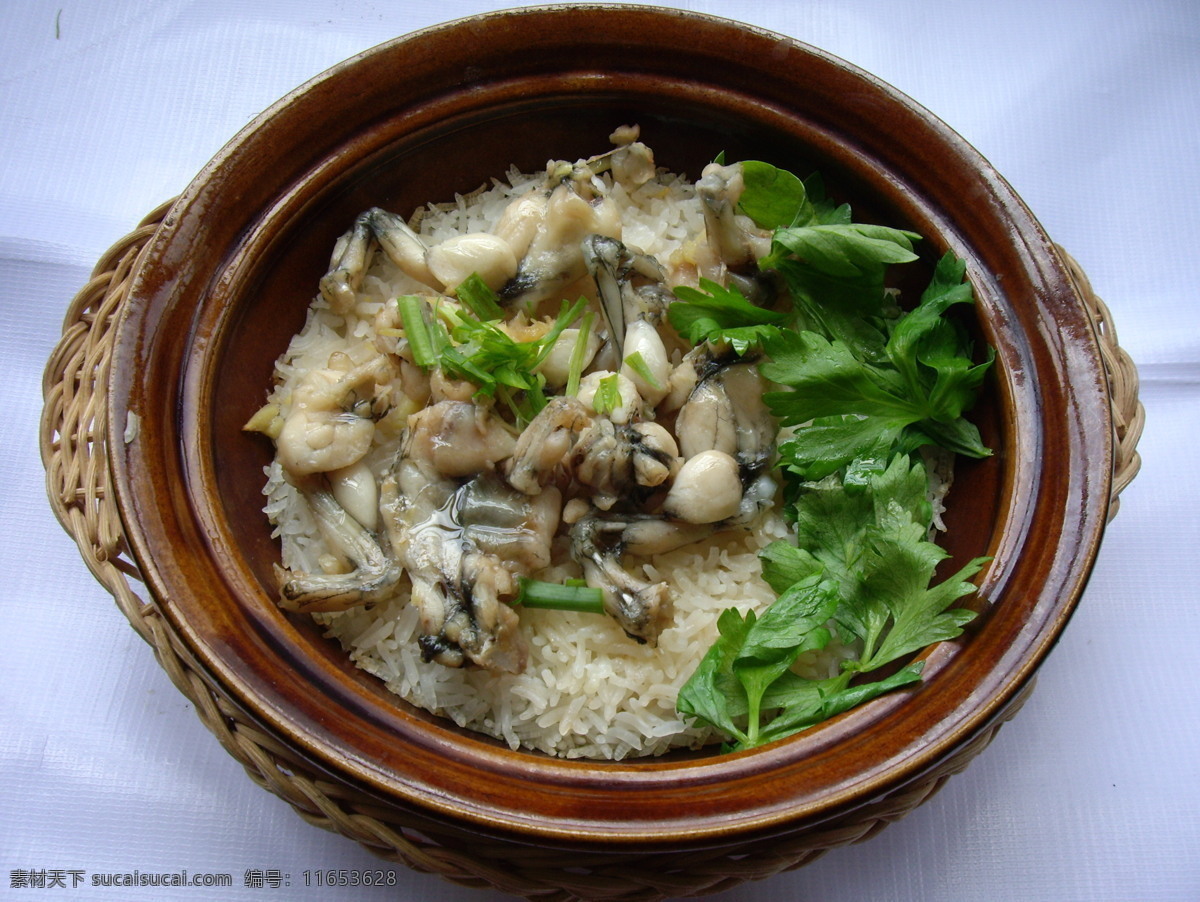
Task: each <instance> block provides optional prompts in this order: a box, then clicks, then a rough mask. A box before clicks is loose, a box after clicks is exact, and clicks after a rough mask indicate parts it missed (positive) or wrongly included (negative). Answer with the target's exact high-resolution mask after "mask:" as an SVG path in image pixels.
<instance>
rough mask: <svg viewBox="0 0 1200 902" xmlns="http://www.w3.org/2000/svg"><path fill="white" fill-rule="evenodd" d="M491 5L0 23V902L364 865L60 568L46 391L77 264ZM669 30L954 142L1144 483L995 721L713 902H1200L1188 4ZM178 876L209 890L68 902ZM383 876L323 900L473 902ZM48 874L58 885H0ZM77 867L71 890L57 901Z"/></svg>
mask: <svg viewBox="0 0 1200 902" xmlns="http://www.w3.org/2000/svg"><path fill="white" fill-rule="evenodd" d="M505 5H509V4H501V3H490V2H484V0H436V2H432V0H429V2H415V0H409V2H357V3H348V2H342V0H324V2H320V3H316V2H287V0H254V2H244V0H238V2H234V0H112V2H104V3H86V2H78V0H54V2H28V0H10V2H8V3H5V4H4V6H3V10H2V11H0V313H2V314H3V315H2V317H0V366H2V367H3V378H2V379H0V397H3V409H5V410H8V411H10V412H12V413H13V415H14V419H13V422H12V423H9V424H7V425H6V426H5V427H4V428H3V429H0V467H2V473H3V488H2V489H0V528H2V529H3V544H2V546H0V547H2V548H3V560H4V562H5V570H6V573H7V575H6V576H5V578H4V583H5V589H4V591H3V592H2V593H0V607H2V610H3V612H4V623H5V626H4V628H3V630H0V718H2V729H0V895H3V896H4V897H5V898H13V899H25V898H29V899H38V898H43V897H46V898H49V897H57V898H108V899H115V898H123V899H135V898H155V899H191V900H198V899H214V900H220V902H234V900H240V899H252V900H256V902H257V900H263V899H306V898H311V899H322V898H332V897H334V894H333V893H330V892H328V891H323V890H318V889H315V888H310V889H307V890H306V889H305V888H304V887H303V885H302V881H301V878H300V875H301V874H302V873H303V872H304V871H306V870H307V871H313V870H316V869H329V868H347V869H358V870H362V869H375V868H378V867H379V864H380V863H379V860H378V859H376V858H374V857H373V856H371V855H370V854H369V853H367V852H366V851H364V850H363V849H361V848H360V847H358V846H357V845H356V844H354V843H353V842H351V841H349V840H346V839H343V838H342V837H340V836H337V835H334V834H331V833H327V832H325V831H322V830H320V829H317V828H314V827H311V826H309V825H308V824H306V823H305V822H304V821H302V820H301V819H300V818H299V817H297V816H296V815H295V814H294V813H293V811H292V810H291V808H290V807H289V806H287V805H286V804H285V803H283V802H281V801H279V800H278V799H277V798H275V797H274V796H272V795H270V794H268V793H266V792H264V791H261V790H260V789H258V788H257V787H256V786H254V785H253V784H252V783H251V782H250V781H249V780H248V779H247V778H246V776H245V774H244V773H243V771H242V770H241V768H240V767H239V765H238V764H237V763H236V762H235V761H234V760H233V759H232V758H231V757H230V756H229V755H228V754H226V753H225V752H224V751H223V750H222V749H221V748H220V746H219V745H218V744H217V743H216V741H215V740H214V739H213V737H212V735H211V734H210V733H209V732H208V731H207V730H206V729H205V728H204V727H203V726H202V725H201V723H200V722H199V720H198V719H197V718H196V716H195V714H194V713H193V711H191V710H190V708H189V705H188V704H187V703H186V702H185V701H184V699H183V697H182V696H181V695H180V694H179V693H178V692H177V691H176V690H175V689H174V687H173V686H172V685H171V683H170V682H169V681H168V679H167V677H166V676H165V674H164V673H163V672H162V671H161V670H160V668H159V667H158V665H157V664H156V663H155V661H154V658H153V656H152V655H151V652H150V649H149V648H148V647H147V646H146V645H145V644H144V643H143V642H142V641H141V640H140V639H138V638H137V636H136V635H135V634H134V633H133V631H132V630H131V629H130V628H129V626H128V625H127V623H126V621H125V620H124V619H123V617H122V615H121V614H120V613H119V611H118V610H117V608H116V607H115V606H114V604H113V603H112V600H111V598H110V597H109V596H108V595H107V594H106V593H105V591H104V590H103V589H102V588H101V587H100V585H99V584H98V583H96V582H95V581H94V580H93V578H92V577H91V575H90V574H89V573H88V571H87V570H86V569H85V567H84V566H83V564H82V563H81V561H80V558H79V555H78V553H77V551H76V549H75V546H74V545H73V544H72V542H71V540H70V539H69V538H68V536H67V535H66V534H65V532H64V531H63V530H62V529H61V528H60V527H59V525H58V523H57V522H56V521H55V519H54V518H53V516H52V515H51V512H50V509H49V507H48V504H47V502H46V498H45V491H44V483H43V469H42V465H41V462H40V461H39V459H38V452H37V439H36V436H37V423H38V418H39V415H40V412H41V408H42V402H41V392H40V378H41V374H42V371H43V368H44V366H45V363H46V360H47V357H48V355H49V353H50V350H51V348H52V347H53V345H54V343H55V341H56V340H57V338H58V335H59V330H60V326H61V322H62V317H63V313H64V311H65V309H66V305H67V303H68V301H69V299H70V298H71V297H72V296H73V295H74V293H75V292H76V291H77V290H78V288H79V287H80V286H81V285H82V284H83V283H84V282H85V280H86V279H87V276H88V273H89V271H90V269H91V267H92V265H93V264H94V262H95V261H96V260H97V258H98V257H99V255H100V254H101V253H102V252H103V251H104V250H106V249H107V248H108V247H109V246H110V245H111V244H112V242H114V241H115V240H116V239H117V238H119V237H121V236H122V235H124V234H126V233H127V232H128V231H129V230H130V229H131V228H132V227H133V225H134V224H135V223H136V221H137V220H138V219H140V218H141V217H142V216H143V215H144V214H145V213H147V212H149V211H150V210H151V209H152V208H153V207H155V206H156V205H157V204H159V203H160V202H161V201H163V200H165V199H167V198H169V197H172V196H174V195H175V194H177V193H178V192H180V191H181V190H182V189H183V188H184V187H185V185H186V184H187V183H188V182H189V181H190V179H191V178H192V176H193V175H195V173H196V172H197V171H199V169H200V168H201V167H202V166H203V164H204V163H205V162H206V161H207V160H208V159H209V158H210V156H211V155H213V154H214V153H215V152H216V151H217V150H218V149H219V148H220V146H221V145H222V144H223V143H224V142H225V141H226V140H227V139H228V138H230V137H231V136H232V135H233V134H234V133H235V132H236V131H237V130H238V129H239V128H240V127H241V126H243V125H244V124H245V123H246V122H247V121H248V120H249V119H250V118H252V117H253V116H254V115H255V114H256V113H258V112H259V111H260V110H262V109H263V108H264V107H266V106H267V105H269V104H270V103H271V102H273V101H274V100H275V99H277V98H278V97H279V96H281V95H282V94H284V93H286V92H287V91H288V90H289V89H291V88H292V87H294V86H296V85H298V84H300V83H301V82H303V81H305V80H307V79H308V78H309V77H311V76H313V75H315V74H317V73H318V72H320V71H322V70H323V69H325V68H327V67H328V66H330V65H332V64H334V63H336V62H338V61H339V60H341V59H343V58H345V57H347V56H349V55H351V54H353V53H355V52H357V51H359V50H362V49H365V48H367V47H370V46H372V45H374V44H376V43H379V42H381V41H384V40H386V39H389V38H391V37H394V36H396V35H399V34H403V33H405V32H408V31H411V30H414V29H416V28H419V27H422V26H426V25H430V24H433V23H435V22H438V21H442V20H445V19H450V18H455V17H458V16H462V15H467V14H471V13H476V12H480V11H484V10H491V9H497V8H500V7H502V6H505ZM679 5H680V6H683V7H686V8H688V9H692V10H698V11H704V12H709V13H714V14H718V15H724V16H727V17H732V18H740V19H743V20H746V21H749V22H752V23H754V24H757V25H760V26H763V27H766V28H769V29H772V30H775V31H778V32H782V33H784V34H787V35H790V36H793V37H795V38H799V39H801V40H804V41H807V42H810V43H813V44H816V45H818V46H820V47H822V48H824V49H826V50H828V51H831V52H833V53H835V54H838V55H840V56H842V57H844V58H845V59H847V60H849V61H851V62H853V63H855V64H857V65H859V66H862V67H863V68H865V69H867V70H869V71H871V72H873V73H875V74H876V75H878V76H880V77H882V78H883V79H885V80H887V81H889V82H891V83H892V84H894V85H895V86H897V87H898V88H900V89H901V90H903V91H905V92H907V93H908V94H910V95H911V96H912V97H914V98H916V99H917V100H918V101H920V102H921V103H923V104H925V105H926V106H927V107H929V108H930V109H931V110H933V111H934V112H935V113H936V114H938V115H939V116H941V117H942V118H943V119H944V120H945V121H946V122H948V123H949V124H950V125H951V126H952V127H954V128H955V129H957V130H958V131H959V132H960V133H961V134H962V135H963V136H964V137H965V138H966V139H967V140H968V141H969V142H971V143H972V144H973V145H974V146H975V147H977V148H978V149H979V150H980V151H981V152H982V153H983V154H984V155H985V156H986V157H988V158H989V159H990V160H991V161H992V162H993V163H994V164H995V165H996V167H997V168H998V169H999V171H1000V172H1001V173H1003V174H1004V175H1005V176H1006V177H1007V178H1008V180H1009V181H1010V182H1011V183H1012V184H1013V185H1014V186H1015V188H1016V190H1017V191H1018V192H1019V193H1020V194H1021V195H1022V197H1023V198H1024V199H1025V201H1026V202H1027V203H1028V204H1029V206H1030V207H1031V208H1032V209H1033V211H1034V212H1035V214H1036V215H1037V216H1038V217H1039V219H1040V220H1041V221H1042V222H1043V224H1044V225H1045V227H1046V229H1047V231H1048V232H1049V233H1050V235H1051V236H1052V237H1053V238H1054V239H1055V240H1056V241H1058V242H1059V243H1061V244H1062V245H1064V246H1065V247H1066V248H1067V249H1068V250H1069V251H1070V252H1071V253H1072V254H1073V255H1075V256H1076V257H1077V259H1078V260H1079V262H1080V263H1081V264H1082V266H1083V267H1084V269H1085V270H1086V271H1087V273H1088V274H1089V275H1090V277H1091V279H1092V280H1093V282H1094V284H1095V286H1096V289H1097V291H1098V292H1099V294H1100V295H1101V296H1102V297H1103V298H1105V299H1106V300H1107V302H1108V303H1109V305H1110V307H1111V309H1112V313H1113V320H1114V322H1115V324H1116V326H1117V328H1118V331H1119V334H1120V338H1121V343H1122V345H1123V346H1124V347H1125V348H1126V349H1127V350H1128V351H1129V352H1130V353H1131V354H1132V355H1133V357H1134V359H1135V360H1136V361H1137V363H1138V364H1139V367H1140V370H1141V378H1142V382H1141V397H1142V400H1143V401H1144V403H1145V405H1146V409H1147V412H1148V422H1147V427H1146V432H1145V435H1144V438H1143V440H1142V443H1141V450H1142V453H1143V456H1144V458H1145V466H1144V469H1143V471H1142V473H1141V475H1140V476H1139V477H1138V479H1137V480H1136V481H1135V482H1134V484H1133V486H1132V488H1131V489H1130V490H1129V491H1128V492H1127V493H1126V495H1125V497H1124V499H1123V504H1122V507H1121V512H1120V515H1119V516H1118V517H1117V519H1116V521H1115V522H1114V524H1113V525H1112V526H1111V528H1110V529H1109V531H1108V533H1107V536H1106V538H1105V541H1104V546H1103V550H1102V553H1101V556H1100V560H1099V563H1098V565H1097V567H1096V570H1095V574H1094V577H1093V578H1092V580H1091V584H1090V586H1089V587H1088V590H1087V593H1086V596H1085V597H1084V599H1083V602H1082V604H1081V605H1080V607H1079V610H1078V613H1077V614H1076V616H1075V617H1074V619H1073V621H1072V622H1071V624H1070V627H1069V628H1068V630H1067V632H1066V634H1065V637H1064V638H1063V639H1062V641H1061V643H1060V644H1059V646H1058V648H1057V649H1056V650H1055V652H1054V653H1053V654H1052V656H1051V657H1050V659H1049V661H1048V663H1047V664H1046V665H1045V667H1044V668H1043V670H1042V672H1041V676H1040V680H1039V684H1038V688H1037V690H1036V691H1035V692H1034V694H1033V697H1032V699H1031V700H1030V702H1029V703H1028V704H1027V705H1026V707H1025V709H1024V710H1023V711H1022V713H1021V714H1020V715H1019V716H1018V717H1017V718H1016V720H1015V721H1013V722H1012V723H1011V724H1009V725H1007V726H1006V727H1005V728H1004V729H1003V730H1002V731H1001V732H1000V734H999V736H998V738H997V739H996V741H995V742H994V743H993V745H992V746H991V747H990V748H989V749H987V750H986V751H985V752H984V753H983V755H982V756H980V757H979V758H978V759H976V761H975V762H974V763H973V764H972V765H971V766H970V768H969V769H968V770H967V771H966V772H965V773H964V774H962V775H959V776H957V777H955V778H953V779H951V780H950V781H949V783H948V785H947V786H946V787H945V789H944V790H943V791H942V792H941V793H940V794H939V795H938V796H937V797H935V798H934V799H933V800H932V801H931V802H929V803H928V804H926V805H924V806H922V807H920V808H919V809H917V810H916V811H915V812H914V813H912V814H911V815H910V816H909V817H907V818H905V819H904V820H902V821H901V822H899V823H897V824H895V825H893V826H891V827H889V828H888V829H887V830H885V831H884V832H883V833H882V834H881V835H879V836H878V837H876V838H875V839H873V840H871V841H870V842H868V843H865V844H863V845H859V846H855V847H849V848H845V849H840V850H837V851H834V852H832V853H831V854H829V855H827V856H825V857H824V858H822V859H821V860H819V861H818V862H816V863H814V864H812V865H810V866H808V867H806V868H803V869H801V870H799V871H796V872H793V873H787V874H781V875H778V876H776V877H773V878H771V879H769V880H766V881H764V882H761V883H755V884H749V885H746V886H744V887H742V888H740V889H737V890H734V891H731V892H729V893H727V894H725V895H724V897H723V898H728V899H745V900H753V899H762V900H766V899H771V900H775V899H798V898H802V899H813V900H817V899H838V900H858V899H863V900H865V899H870V900H875V902H883V900H909V899H913V900H915V899H921V900H925V902H964V900H989V902H990V900H994V899H999V898H1011V899H1019V900H1055V902H1061V900H1071V899H1079V900H1090V902H1100V900H1121V902H1125V900H1131V899H1138V900H1167V899H1171V900H1195V899H1200V754H1198V745H1200V742H1198V740H1200V717H1198V714H1197V712H1198V711H1200V691H1198V689H1197V685H1198V684H1200V680H1198V678H1197V673H1198V672H1200V654H1198V652H1197V648H1198V647H1200V645H1198V640H1200V629H1198V627H1200V604H1198V601H1200V592H1198V590H1197V588H1196V586H1197V578H1196V575H1195V573H1194V572H1193V567H1194V566H1195V560H1196V557H1195V555H1196V549H1197V547H1200V529H1198V527H1197V516H1196V510H1197V501H1198V500H1200V489H1198V488H1197V486H1198V482H1197V479H1196V476H1195V471H1196V454H1195V442H1196V437H1197V436H1198V435H1200V429H1198V427H1197V423H1200V327H1198V326H1197V324H1196V309H1197V302H1196V292H1197V286H1198V285H1200V253H1198V252H1197V236H1198V235H1200V215H1198V214H1197V201H1198V199H1200V175H1198V172H1200V167H1198V166H1197V160H1198V159H1200V116H1198V110H1200V104H1198V101H1197V97H1198V96H1200V12H1198V10H1197V7H1196V5H1195V3H1194V2H1192V0H1176V2H1168V0H1155V2H1083V0H1074V2H1053V3H1051V2H1045V0H1015V2H1014V0H1006V2H1003V3H982V2H963V0H842V2H822V0H801V2H785V0H776V2H771V0H758V2H756V3H753V4H751V3H734V2H732V0H724V2H719V0H712V2H703V0H693V2H688V3H683V4H679ZM1189 435H1190V436H1192V438H1191V439H1189V438H1188V436H1189ZM184 869H186V870H187V871H188V872H189V873H190V874H199V873H228V874H230V875H232V877H233V880H232V882H233V886H231V887H228V888H220V889H198V888H193V887H187V888H179V889H173V890H142V891H140V892H139V891H138V890H133V889H130V890H124V891H122V890H112V889H108V890H106V889H96V888H93V887H92V886H91V885H90V884H91V880H92V877H93V875H102V874H106V873H130V872H133V871H138V872H140V873H147V874H148V873H154V872H176V871H181V870H184ZM395 870H396V879H397V887H395V888H391V889H384V890H363V891H357V892H352V891H349V890H343V891H338V892H337V893H336V897H337V898H343V899H355V900H359V899H361V900H368V899H421V900H446V902H449V900H480V899H488V898H494V897H495V895H496V894H493V893H489V892H486V891H479V890H473V889H467V888H463V887H460V886H457V885H454V884H451V883H448V882H446V881H443V880H441V879H439V878H435V877H431V876H426V875H420V874H417V873H413V872H410V871H408V870H407V869H405V868H403V867H399V866H397V867H396V868H395ZM55 871H59V872H64V874H65V882H66V884H67V888H65V889H63V888H59V889H54V888H47V889H41V888H24V887H19V886H18V885H17V884H18V883H20V882H22V874H23V873H24V872H51V873H53V872H55ZM72 871H74V872H77V873H79V874H81V875H82V878H83V880H82V882H83V885H81V886H77V887H75V888H71V884H72V882H75V881H73V877H72V875H71V872H72ZM247 872H251V876H253V875H254V874H261V875H265V877H266V878H267V879H266V881H265V883H264V884H263V885H261V886H260V885H254V884H255V883H256V882H257V881H255V880H253V879H251V880H249V881H248V880H247V879H246V875H247ZM275 874H285V875H291V878H292V879H291V884H292V885H291V887H290V888H284V887H276V886H274V885H272V880H271V877H272V875H275Z"/></svg>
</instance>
